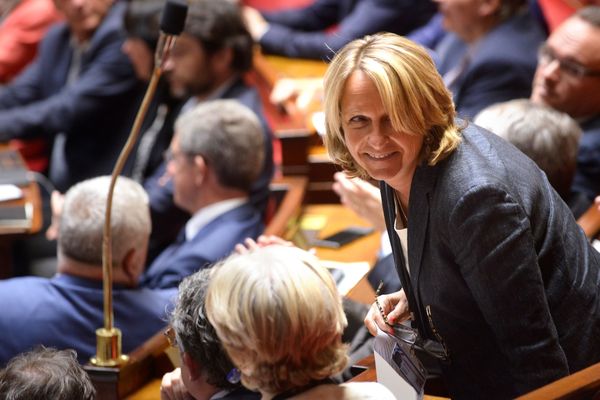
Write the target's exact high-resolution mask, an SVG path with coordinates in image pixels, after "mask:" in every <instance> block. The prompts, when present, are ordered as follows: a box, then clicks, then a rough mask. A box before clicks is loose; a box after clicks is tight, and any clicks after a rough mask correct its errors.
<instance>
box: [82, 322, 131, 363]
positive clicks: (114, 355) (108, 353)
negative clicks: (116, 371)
mask: <svg viewBox="0 0 600 400" xmlns="http://www.w3.org/2000/svg"><path fill="white" fill-rule="evenodd" d="M127 361H129V356H127V355H125V354H121V330H120V329H118V328H112V329H106V328H99V329H96V357H92V358H91V359H90V362H91V363H92V364H93V365H96V366H98V367H116V366H119V365H123V364H125V363H126V362H127Z"/></svg>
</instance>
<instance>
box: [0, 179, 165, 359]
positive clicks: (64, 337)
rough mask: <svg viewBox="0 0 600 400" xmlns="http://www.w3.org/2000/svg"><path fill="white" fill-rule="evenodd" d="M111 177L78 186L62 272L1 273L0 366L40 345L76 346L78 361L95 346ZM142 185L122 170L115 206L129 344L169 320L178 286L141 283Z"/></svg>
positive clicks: (146, 230) (68, 211) (65, 232)
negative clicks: (3, 277) (44, 274)
mask: <svg viewBox="0 0 600 400" xmlns="http://www.w3.org/2000/svg"><path fill="white" fill-rule="evenodd" d="M108 184H109V178H108V177H106V176H104V177H99V178H94V179H90V180H86V181H84V182H81V183H79V184H77V185H75V186H73V187H72V188H71V189H70V190H69V191H68V192H67V194H66V196H65V202H64V207H63V210H62V216H61V218H60V224H59V228H58V229H59V234H58V252H57V253H58V262H57V272H58V273H57V274H56V275H54V276H53V277H52V278H51V279H47V278H40V277H20V278H13V279H7V280H2V281H0V302H1V304H2V307H3V308H4V309H3V312H2V313H1V314H0V331H1V332H2V335H3V336H2V340H1V343H2V344H1V345H0V366H2V365H4V364H5V363H6V362H7V361H8V360H9V359H10V358H11V357H13V356H14V355H16V354H18V353H21V352H23V351H27V350H30V349H32V348H33V347H35V346H37V345H40V344H42V345H45V346H52V347H56V348H59V349H64V348H72V349H75V350H76V351H77V355H78V357H79V361H80V362H82V363H84V362H87V361H89V358H90V356H92V355H94V354H95V353H96V334H95V332H96V329H98V328H101V327H102V326H103V321H104V317H103V313H102V310H103V308H102V304H103V299H104V294H103V290H102V227H103V225H104V218H103V216H104V209H105V208H106V193H108ZM147 204H148V197H147V195H146V193H145V192H144V190H143V188H142V187H141V186H140V185H139V184H137V183H135V182H133V181H131V180H130V179H128V178H124V177H122V178H119V180H118V181H117V185H116V187H115V195H114V199H113V208H112V227H113V245H112V251H113V282H114V288H113V289H114V290H113V306H114V317H115V319H114V321H115V326H116V327H117V328H119V329H121V331H122V332H123V342H122V343H123V350H124V351H125V352H129V351H131V350H133V349H134V348H136V347H137V346H139V345H140V344H142V343H143V342H144V341H145V340H147V339H148V338H149V337H151V336H152V335H154V334H155V333H156V332H157V331H159V330H160V329H162V328H163V327H164V325H165V324H166V322H165V321H166V314H165V312H166V308H167V306H168V305H170V304H171V302H172V301H174V297H175V296H176V293H177V292H176V290H174V289H167V290H150V289H146V288H139V287H138V281H139V277H140V275H141V274H142V272H143V271H144V267H145V259H146V249H147V246H148V237H149V235H150V217H149V212H148V205H147Z"/></svg>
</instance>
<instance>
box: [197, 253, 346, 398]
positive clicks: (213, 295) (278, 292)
mask: <svg viewBox="0 0 600 400" xmlns="http://www.w3.org/2000/svg"><path fill="white" fill-rule="evenodd" d="M206 311H207V314H208V318H209V320H210V321H211V323H212V324H213V325H214V327H215V329H216V331H217V334H218V336H219V338H220V339H221V341H222V343H223V346H224V347H225V349H226V350H227V352H228V354H229V356H230V357H231V359H232V360H233V362H234V364H236V365H237V366H238V368H239V369H240V370H241V372H242V382H243V383H244V385H245V386H247V387H249V388H251V389H258V390H260V391H262V392H267V393H279V392H282V391H285V390H287V389H290V388H295V387H301V386H304V385H306V384H308V383H310V382H312V381H316V380H320V379H324V378H327V377H329V376H331V375H334V374H336V373H338V372H340V371H341V370H342V369H343V368H344V367H345V365H346V362H347V356H346V347H345V346H344V345H343V344H342V342H341V335H342V331H343V330H344V328H345V326H346V317H345V315H344V311H343V309H342V305H341V299H340V297H339V294H338V292H337V289H336V287H335V282H334V281H333V279H332V277H331V275H330V274H329V272H328V271H327V269H326V268H324V267H322V266H321V265H320V263H319V261H318V260H317V259H316V258H315V257H313V256H312V255H310V254H308V253H307V252H305V251H302V250H300V249H297V248H294V247H286V246H267V247H264V248H260V249H257V250H254V251H251V252H250V253H248V254H244V255H234V256H231V257H230V258H228V259H226V260H224V261H223V262H222V263H220V264H219V265H218V266H216V267H215V271H214V275H213V276H212V279H211V283H210V287H209V289H208V293H207V298H206Z"/></svg>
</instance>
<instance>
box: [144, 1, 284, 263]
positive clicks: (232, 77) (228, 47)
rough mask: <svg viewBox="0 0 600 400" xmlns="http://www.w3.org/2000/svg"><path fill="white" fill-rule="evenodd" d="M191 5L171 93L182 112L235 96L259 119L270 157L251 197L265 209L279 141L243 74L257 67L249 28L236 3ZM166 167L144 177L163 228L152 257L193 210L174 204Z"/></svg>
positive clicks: (170, 72) (172, 63)
mask: <svg viewBox="0 0 600 400" xmlns="http://www.w3.org/2000/svg"><path fill="white" fill-rule="evenodd" d="M188 3H189V9H188V15H187V19H186V23H185V27H184V30H183V32H182V34H181V35H180V36H179V38H178V39H177V43H176V44H175V47H174V49H173V51H172V52H171V54H170V57H169V60H168V62H167V63H166V64H165V68H164V74H165V78H166V80H167V81H168V83H169V88H170V90H171V94H172V95H173V96H180V97H181V98H182V99H183V100H184V102H185V104H184V105H183V106H182V107H183V108H182V110H181V112H185V111H188V110H190V109H192V108H193V107H194V105H196V104H198V103H201V102H205V101H209V100H216V99H235V100H237V101H239V102H240V103H242V104H243V105H245V106H246V107H248V108H249V109H251V110H252V111H253V112H254V113H255V114H256V116H257V117H258V118H259V120H260V122H261V124H262V127H263V136H264V138H265V140H264V142H263V146H264V154H265V155H264V158H263V164H262V168H261V172H260V176H259V178H258V179H256V180H255V181H254V182H253V184H252V187H251V191H250V201H251V203H252V204H253V205H254V206H255V207H256V208H257V209H258V210H259V212H261V213H263V212H264V211H265V209H266V206H267V200H268V197H269V183H270V182H271V178H272V177H273V172H274V169H275V166H274V163H273V141H274V139H273V135H272V133H271V130H270V129H269V126H268V124H267V122H266V120H265V117H264V114H263V108H262V102H261V99H260V95H259V93H258V91H257V90H256V89H255V88H254V87H252V86H249V85H247V84H246V83H245V81H244V74H245V73H246V72H247V71H249V70H250V69H251V68H252V58H253V50H254V49H253V46H254V42H253V41H252V37H251V36H250V34H249V33H248V31H247V30H246V28H245V26H244V23H243V21H242V17H241V11H240V8H239V4H238V3H237V2H233V1H214V0H190V1H189V2H188ZM179 114H180V112H179V111H177V110H175V112H174V115H173V117H172V119H171V117H169V119H168V120H165V125H164V126H163V128H161V129H162V130H167V132H171V133H167V134H166V135H165V136H168V135H169V134H170V135H171V136H172V131H173V124H172V122H173V120H174V119H175V118H176V117H177V115H179ZM161 135H162V133H161ZM144 136H145V134H144ZM136 158H137V157H136ZM166 169H167V168H166V163H164V162H162V163H160V164H159V165H158V167H156V168H154V170H153V171H147V172H148V173H150V175H149V176H148V177H147V179H145V180H144V188H145V189H146V191H147V192H148V195H149V196H150V212H151V216H152V223H153V225H154V226H160V227H161V229H155V230H154V232H153V233H152V236H151V237H150V254H149V260H150V259H154V258H155V257H156V256H157V255H158V254H159V253H160V251H162V250H163V249H164V248H165V247H167V246H168V245H169V244H171V243H172V242H173V241H174V240H175V238H176V236H177V232H179V230H180V229H181V227H182V226H183V225H184V224H185V222H186V221H187V220H188V219H189V214H188V213H186V212H184V211H182V210H181V209H179V208H177V207H176V206H175V205H174V204H173V182H172V180H171V179H169V177H168V174H165V171H166ZM145 173H146V172H145Z"/></svg>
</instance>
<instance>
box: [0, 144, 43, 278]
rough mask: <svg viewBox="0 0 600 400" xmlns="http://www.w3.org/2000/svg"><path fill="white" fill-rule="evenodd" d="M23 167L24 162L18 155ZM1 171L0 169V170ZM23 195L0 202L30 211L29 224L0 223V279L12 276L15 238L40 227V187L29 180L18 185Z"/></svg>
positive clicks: (0, 145) (2, 204)
mask: <svg viewBox="0 0 600 400" xmlns="http://www.w3.org/2000/svg"><path fill="white" fill-rule="evenodd" d="M6 149H7V146H6V145H4V144H0V151H3V150H6ZM19 159H20V160H21V162H22V164H23V168H25V163H24V162H23V160H22V159H21V158H20V157H19ZM0 173H1V171H0ZM20 189H21V191H22V193H23V197H22V198H20V199H17V200H10V201H3V202H0V207H13V206H19V207H25V208H26V210H27V212H28V213H31V214H30V215H31V217H30V225H29V226H27V227H24V226H1V225H0V279H5V278H10V277H11V276H13V271H12V247H13V242H14V241H15V239H17V238H19V237H22V236H25V235H30V234H34V233H37V232H39V231H40V230H41V229H42V221H43V218H42V200H41V196H40V189H39V186H38V184H37V183H36V182H29V183H28V184H26V185H22V186H20Z"/></svg>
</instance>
